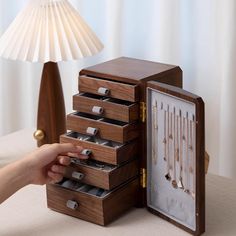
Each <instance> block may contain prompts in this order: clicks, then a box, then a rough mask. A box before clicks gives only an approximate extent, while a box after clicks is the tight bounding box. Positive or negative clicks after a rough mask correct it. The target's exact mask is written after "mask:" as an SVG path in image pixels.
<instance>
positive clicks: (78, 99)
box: [73, 94, 139, 122]
mask: <svg viewBox="0 0 236 236" xmlns="http://www.w3.org/2000/svg"><path fill="white" fill-rule="evenodd" d="M94 106H99V107H102V108H103V110H104V111H103V113H102V114H101V116H102V117H107V118H110V119H114V120H120V121H124V122H134V121H136V120H138V118H139V104H138V103H133V104H131V105H128V106H126V105H122V104H118V103H114V102H109V101H107V100H101V99H95V98H90V97H85V96H82V95H81V94H77V95H74V96H73V110H75V111H80V112H85V113H89V114H94V113H93V111H92V109H93V107H94Z"/></svg>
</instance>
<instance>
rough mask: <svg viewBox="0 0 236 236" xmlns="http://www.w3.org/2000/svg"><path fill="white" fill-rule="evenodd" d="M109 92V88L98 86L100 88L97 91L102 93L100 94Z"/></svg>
mask: <svg viewBox="0 0 236 236" xmlns="http://www.w3.org/2000/svg"><path fill="white" fill-rule="evenodd" d="M109 92H110V90H109V89H108V88H103V87H100V88H99V89H98V93H99V94H102V95H108V94H109Z"/></svg>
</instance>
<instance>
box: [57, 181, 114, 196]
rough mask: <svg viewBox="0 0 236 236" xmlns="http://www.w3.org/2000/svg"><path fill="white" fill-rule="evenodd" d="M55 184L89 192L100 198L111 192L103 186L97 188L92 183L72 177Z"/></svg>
mask: <svg viewBox="0 0 236 236" xmlns="http://www.w3.org/2000/svg"><path fill="white" fill-rule="evenodd" d="M55 185H57V186H61V187H63V188H65V189H69V190H72V191H76V192H81V193H85V194H89V195H92V196H96V197H100V198H103V197H105V196H107V195H108V194H109V193H110V192H111V191H109V190H105V189H102V188H97V187H94V186H92V185H88V184H83V183H81V182H78V181H75V180H71V179H67V178H64V179H63V180H62V181H61V182H60V183H57V184H55Z"/></svg>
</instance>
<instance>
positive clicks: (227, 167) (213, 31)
mask: <svg viewBox="0 0 236 236" xmlns="http://www.w3.org/2000/svg"><path fill="white" fill-rule="evenodd" d="M70 2H71V3H72V4H73V5H74V6H75V7H76V8H77V9H78V10H79V12H80V14H81V15H82V16H83V18H84V19H85V20H86V21H87V23H88V24H89V25H90V26H91V27H92V28H93V30H94V31H95V32H96V34H97V35H98V37H99V38H100V39H101V40H102V42H103V43H104V45H105V49H104V50H103V51H102V52H101V53H100V54H98V55H96V56H93V57H90V58H85V59H82V60H80V61H75V62H61V63H60V64H59V67H60V71H61V77H62V82H63V88H64V95H65V101H66V109H67V112H70V111H71V110H72V95H73V94H75V93H76V92H77V84H78V81H77V77H78V72H79V71H80V70H81V69H82V68H84V67H87V66H90V65H93V64H96V63H100V62H103V61H106V60H109V59H113V58H116V57H119V56H129V57H135V58H140V59H146V60H153V61H159V62H163V63H168V64H176V65H179V66H180V67H181V68H182V70H183V72H184V88H185V89H186V90H189V91H191V92H193V93H196V94H198V95H200V96H202V98H203V99H204V100H205V108H206V149H207V151H208V153H209V154H210V157H211V160H210V172H213V173H216V174H220V175H224V176H229V177H236V171H235V169H236V157H235V151H236V125H235V117H236V104H235V102H236V94H235V89H236V80H235V78H234V77H235V74H236V66H235V65H236V43H235V42H236V25H235V23H236V1H234V0H191V1H189V0H175V1H174V0H70ZM26 3H27V0H10V1H9V0H0V34H2V33H3V32H4V30H6V28H7V27H8V26H9V24H10V23H11V21H12V20H13V19H14V18H15V16H16V14H17V13H18V12H19V11H20V9H22V7H24V5H25V4H26ZM41 71H42V65H41V64H37V63H36V64H35V63H34V64H31V63H23V62H17V61H8V60H5V59H0V135H4V134H7V133H10V132H12V131H15V130H18V129H21V128H25V127H34V126H35V125H36V114H37V102H38V90H39V84H40V77H41ZM13 148H14V147H13Z"/></svg>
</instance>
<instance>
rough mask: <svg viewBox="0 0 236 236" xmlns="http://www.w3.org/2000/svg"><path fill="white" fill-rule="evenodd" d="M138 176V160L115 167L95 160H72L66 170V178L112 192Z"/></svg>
mask: <svg viewBox="0 0 236 236" xmlns="http://www.w3.org/2000/svg"><path fill="white" fill-rule="evenodd" d="M138 174H139V171H138V160H133V161H130V162H128V163H124V164H122V165H120V166H114V165H108V164H106V163H103V162H97V161H94V160H87V161H81V160H78V159H72V164H71V165H70V166H69V167H67V169H66V174H65V177H67V178H69V179H74V180H77V181H80V182H82V183H85V184H89V185H93V186H95V187H98V188H102V189H106V190H111V189H114V188H115V187H117V186H119V185H120V184H122V183H124V182H126V181H127V180H129V179H131V178H133V177H135V176H137V175H138Z"/></svg>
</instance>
